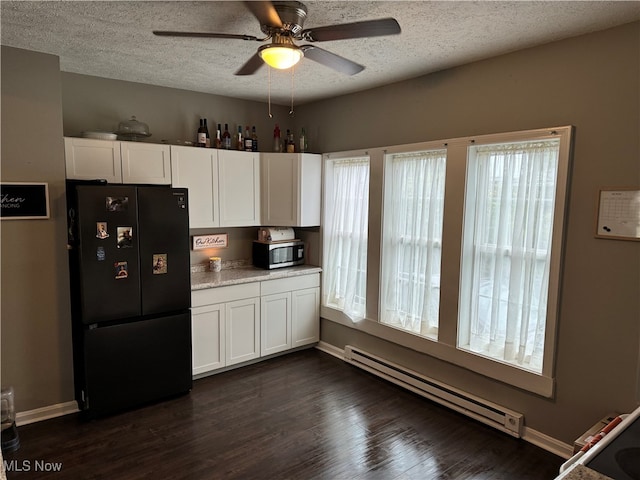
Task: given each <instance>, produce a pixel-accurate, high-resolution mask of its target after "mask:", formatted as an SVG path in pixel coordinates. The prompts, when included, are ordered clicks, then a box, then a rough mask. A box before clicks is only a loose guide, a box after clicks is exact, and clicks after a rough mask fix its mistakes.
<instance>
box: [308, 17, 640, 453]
mask: <svg viewBox="0 0 640 480" xmlns="http://www.w3.org/2000/svg"><path fill="white" fill-rule="evenodd" d="M639 70H640V24H639V23H634V24H629V25H626V26H622V27H619V28H614V29H611V30H606V31H602V32H598V33H594V34H590V35H585V36H581V37H576V38H573V39H568V40H565V41H560V42H556V43H551V44H548V45H545V46H541V47H537V48H532V49H529V50H525V51H520V52H516V53H512V54H509V55H505V56H500V57H496V58H493V59H489V60H485V61H481V62H477V63H473V64H469V65H466V66H462V67H459V68H454V69H451V70H447V71H443V72H439V73H436V74H433V75H428V76H425V77H421V78H417V79H415V80H410V81H406V82H402V83H399V84H396V85H390V86H386V87H382V88H378V89H375V90H370V91H367V92H361V93H357V94H353V95H348V96H344V97H339V98H335V99H332V100H328V101H323V102H318V103H317V104H309V105H305V106H304V110H302V109H301V114H300V115H299V116H298V121H299V122H306V123H307V124H309V125H311V124H312V121H313V125H314V128H313V129H311V133H312V134H313V135H315V137H316V138H317V139H318V141H319V143H320V146H321V148H322V149H323V150H324V151H325V152H329V151H340V150H351V149H357V148H363V147H372V146H384V145H394V144H402V143H412V142H419V141H425V140H436V139H446V138H452V137H462V136H467V135H474V134H483V133H495V132H506V131H513V130H523V129H532V128H544V127H552V126H560V125H574V126H575V127H576V131H575V142H574V147H575V148H574V156H573V166H572V169H571V180H570V197H569V204H568V214H567V229H566V250H565V252H566V255H565V258H564V274H563V277H562V280H561V282H562V292H561V297H560V298H561V300H560V301H561V303H560V316H559V326H558V336H557V345H558V348H557V359H556V385H557V389H556V396H555V398H554V399H544V398H540V397H537V396H535V395H532V394H528V393H526V392H523V391H520V390H518V389H515V388H512V387H509V386H508V385H505V384H502V383H500V382H495V381H491V380H489V379H487V378H484V377H482V376H480V375H477V374H474V373H472V372H470V371H467V370H464V369H462V368H458V367H454V366H452V365H447V364H445V363H443V362H441V361H439V360H436V359H434V358H431V357H429V356H427V355H424V354H421V353H419V352H415V351H411V350H407V349H404V348H401V347H398V346H397V345H393V344H391V343H389V342H385V341H383V340H380V339H378V338H374V337H371V336H368V335H366V334H363V333H360V332H358V331H356V330H353V329H350V328H347V327H344V326H341V325H338V324H336V323H333V322H330V321H328V320H323V322H322V335H321V336H322V340H323V341H325V342H328V343H330V344H333V345H335V346H338V347H344V345H345V344H353V345H357V346H360V347H362V348H367V349H368V350H370V351H372V352H373V353H375V354H378V355H380V356H383V357H387V358H390V359H391V360H395V361H396V362H397V363H400V364H403V365H406V366H408V367H410V368H413V369H415V370H417V371H419V372H422V373H424V374H426V375H429V376H431V377H434V378H436V379H439V380H442V381H444V382H446V383H449V384H451V385H454V386H457V387H459V388H461V389H464V390H467V391H470V392H471V393H475V394H476V395H479V396H481V397H484V398H487V399H489V400H492V401H494V402H496V403H499V404H502V405H505V406H507V407H510V408H512V409H514V410H516V411H519V412H522V413H524V414H525V419H526V420H525V421H526V425H527V426H529V427H532V428H533V429H535V430H538V431H540V432H543V433H545V434H547V435H549V436H551V437H553V438H556V439H560V440H562V441H564V442H566V443H572V441H573V440H574V439H575V438H576V437H578V436H579V435H580V434H581V433H582V432H583V431H585V430H586V428H587V427H588V426H589V425H591V424H593V423H595V422H596V421H598V420H599V419H600V418H602V417H603V416H605V415H606V414H608V413H609V412H614V411H617V412H628V411H630V410H631V409H633V408H635V407H636V405H637V404H638V401H637V400H638V398H637V396H636V393H637V385H638V381H639V378H638V376H639V373H638V354H639V340H640V243H639V242H631V241H616V240H602V239H596V238H594V230H595V227H594V225H595V224H594V222H595V216H596V211H595V207H596V199H597V195H598V188H599V187H601V186H635V187H638V188H640V148H639V141H640V98H639V93H640V75H639ZM336 112H340V114H339V115H336ZM381 176H382V169H381V165H373V166H372V173H371V184H372V186H373V185H378V186H379V185H381V181H382V180H381ZM379 192H380V189H379V188H372V198H371V200H370V203H371V205H370V208H372V209H374V210H376V209H377V210H379V205H380V202H381V199H380V197H379ZM374 216H375V214H374ZM379 232H380V229H379V225H375V224H374V225H370V234H369V235H370V248H378V247H379V239H380V235H379ZM374 256H375V255H374ZM370 267H371V265H370ZM378 270H379V266H378V265H373V268H370V270H369V275H373V276H376V275H377V274H378ZM377 300H378V297H377V290H375V289H370V290H369V291H368V299H367V303H368V304H371V305H374V306H375V305H377ZM374 308H375V307H374Z"/></svg>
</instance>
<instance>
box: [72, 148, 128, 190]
mask: <svg viewBox="0 0 640 480" xmlns="http://www.w3.org/2000/svg"><path fill="white" fill-rule="evenodd" d="M64 152H65V162H66V168H67V178H71V179H75V180H96V179H104V180H106V181H107V182H109V183H122V162H121V160H120V158H121V157H120V142H115V141H108V140H91V139H86V138H70V137H65V139H64Z"/></svg>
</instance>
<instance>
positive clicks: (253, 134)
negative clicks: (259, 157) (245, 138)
mask: <svg viewBox="0 0 640 480" xmlns="http://www.w3.org/2000/svg"><path fill="white" fill-rule="evenodd" d="M251 151H252V152H257V151H258V134H257V133H256V126H255V125H254V126H253V128H252V129H251Z"/></svg>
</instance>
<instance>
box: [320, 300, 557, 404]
mask: <svg viewBox="0 0 640 480" xmlns="http://www.w3.org/2000/svg"><path fill="white" fill-rule="evenodd" d="M320 316H321V317H322V318H324V319H326V320H329V321H332V322H335V323H338V324H340V325H344V326H345V327H349V328H353V329H355V330H359V331H362V332H364V333H367V334H369V335H373V336H375V337H378V338H381V339H383V340H386V341H388V342H392V343H395V344H397V345H400V346H402V347H406V348H409V349H411V350H415V351H417V352H420V353H424V354H426V355H429V356H432V357H435V358H437V359H439V360H443V361H445V362H448V363H451V364H453V365H457V366H459V367H462V368H465V369H467V370H470V371H472V372H475V373H478V374H480V375H483V376H485V377H488V378H491V379H493V380H498V381H500V382H503V383H506V384H508V385H512V386H514V387H518V388H520V389H522V390H526V391H528V392H531V393H535V394H536V395H541V396H543V397H546V398H551V397H553V394H554V385H555V382H554V379H553V378H551V377H546V376H543V375H538V374H535V373H533V372H528V371H526V370H521V369H520V368H517V367H514V366H511V365H508V364H504V363H500V362H497V361H494V360H490V359H488V358H485V357H482V356H479V355H475V354H473V353H470V352H466V351H463V350H459V349H458V348H456V346H455V345H447V344H445V343H441V342H438V341H435V340H430V339H428V338H425V337H420V336H418V335H413V334H411V333H407V332H403V331H401V330H398V329H396V328H393V327H390V326H388V325H384V324H382V323H379V322H377V321H375V320H370V319H364V320H362V321H359V322H354V321H352V320H351V319H350V318H349V317H347V316H346V315H345V314H343V313H342V312H341V311H339V310H335V309H332V308H329V307H326V306H324V305H323V306H321V307H320Z"/></svg>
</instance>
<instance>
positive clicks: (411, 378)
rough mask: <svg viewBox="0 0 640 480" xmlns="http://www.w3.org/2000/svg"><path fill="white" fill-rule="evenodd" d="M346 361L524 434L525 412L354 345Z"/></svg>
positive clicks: (347, 350)
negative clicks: (440, 380)
mask: <svg viewBox="0 0 640 480" xmlns="http://www.w3.org/2000/svg"><path fill="white" fill-rule="evenodd" d="M344 358H345V360H346V361H347V362H349V363H351V364H352V365H355V366H357V367H359V368H362V369H363V370H366V371H368V372H370V373H373V374H374V375H377V376H379V377H381V378H384V379H386V380H388V381H390V382H393V383H395V384H396V385H399V386H401V387H403V388H406V389H407V390H410V391H412V392H414V393H417V394H418V395H421V396H423V397H425V398H428V399H429V400H433V401H434V402H437V403H439V404H441V405H444V406H446V407H449V408H451V409H453V410H455V411H457V412H460V413H462V414H464V415H467V416H469V417H471V418H474V419H476V420H478V421H480V422H482V423H485V424H487V425H489V426H492V427H494V428H496V429H498V430H501V431H503V432H506V433H508V434H509V435H512V436H514V437H518V438H519V437H520V435H521V432H522V424H523V422H524V417H523V415H522V414H521V413H517V412H514V411H511V410H508V409H506V408H504V407H501V406H500V405H496V404H494V403H492V402H489V401H487V400H484V399H482V398H479V397H476V396H474V395H471V394H469V393H466V392H463V391H462V390H459V389H457V388H454V387H451V386H449V385H446V384H444V383H442V382H439V381H437V380H433V379H431V378H428V377H425V376H424V375H421V374H419V373H417V372H414V371H411V370H409V369H407V368H405V367H402V366H400V365H397V364H395V363H393V362H390V361H388V360H385V359H383V358H380V357H377V356H375V355H373V354H371V353H368V352H365V351H364V350H360V349H359V348H356V347H352V346H351V345H347V346H346V347H345V349H344Z"/></svg>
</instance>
